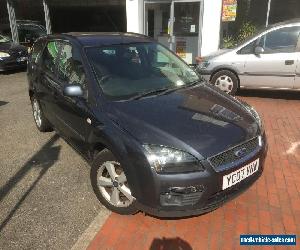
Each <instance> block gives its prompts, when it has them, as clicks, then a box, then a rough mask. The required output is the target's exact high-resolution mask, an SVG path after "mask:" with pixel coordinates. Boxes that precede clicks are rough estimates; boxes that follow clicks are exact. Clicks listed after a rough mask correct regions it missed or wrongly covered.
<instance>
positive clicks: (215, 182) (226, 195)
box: [136, 138, 267, 217]
mask: <svg viewBox="0 0 300 250" xmlns="http://www.w3.org/2000/svg"><path fill="white" fill-rule="evenodd" d="M266 154H267V143H266V140H265V138H264V144H263V145H262V147H260V148H259V149H257V150H256V151H255V152H253V154H251V155H250V157H248V158H247V159H246V160H245V161H243V162H241V161H239V162H238V164H236V165H235V164H234V163H233V164H232V167H231V168H229V169H227V170H224V171H221V172H217V171H215V170H214V169H213V168H212V167H211V166H206V170H205V171H204V172H201V173H190V174H178V175H157V180H156V181H155V182H156V187H155V190H153V192H155V194H156V195H157V196H158V197H161V196H162V194H164V193H166V192H168V191H169V190H170V188H171V187H191V186H194V187H199V186H200V187H203V188H200V189H199V190H196V191H195V193H194V194H191V195H185V196H184V198H183V199H182V200H183V202H182V205H180V206H178V205H177V206H165V205H162V200H161V198H160V199H159V198H158V200H157V202H156V204H158V205H157V206H151V205H152V204H151V205H147V204H145V202H143V201H139V200H137V202H136V206H137V208H138V209H140V210H142V211H144V212H146V213H148V214H151V215H153V216H157V217H185V216H192V215H199V214H203V213H207V212H210V211H212V210H215V209H216V208H218V207H220V206H221V205H222V204H224V203H225V202H226V201H228V200H231V199H233V198H234V197H236V196H237V195H239V194H240V193H242V192H243V191H245V190H246V189H247V188H248V187H250V186H251V185H252V184H253V183H254V182H255V181H256V180H257V179H258V178H259V177H260V176H261V174H262V172H263V169H264V161H265V158H266ZM258 158H259V161H260V165H259V170H258V171H257V172H256V173H254V174H253V175H251V176H249V177H248V178H246V179H244V180H242V181H241V182H239V183H238V184H236V185H234V186H232V187H230V188H228V189H225V190H222V182H223V176H224V175H227V174H228V173H231V172H234V171H236V170H237V169H240V168H241V167H243V166H245V165H247V164H248V163H250V162H253V161H254V160H256V159H258ZM198 191H199V192H198ZM197 195H198V201H197V202H195V203H194V204H188V205H186V204H187V203H188V202H190V201H191V200H192V199H194V198H195V197H196V196H197ZM145 200H147V199H144V201H145ZM186 201H188V202H186Z"/></svg>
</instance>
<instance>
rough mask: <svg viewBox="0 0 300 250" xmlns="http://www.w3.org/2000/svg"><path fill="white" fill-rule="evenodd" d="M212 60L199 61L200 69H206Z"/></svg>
mask: <svg viewBox="0 0 300 250" xmlns="http://www.w3.org/2000/svg"><path fill="white" fill-rule="evenodd" d="M209 64H210V62H209V61H203V62H200V63H199V68H200V69H206V68H207V67H208V66H209Z"/></svg>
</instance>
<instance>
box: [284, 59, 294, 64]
mask: <svg viewBox="0 0 300 250" xmlns="http://www.w3.org/2000/svg"><path fill="white" fill-rule="evenodd" d="M294 63H295V61H294V60H286V61H285V65H293V64H294Z"/></svg>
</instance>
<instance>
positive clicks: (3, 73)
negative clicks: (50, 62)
mask: <svg viewBox="0 0 300 250" xmlns="http://www.w3.org/2000/svg"><path fill="white" fill-rule="evenodd" d="M26 71H27V67H24V68H20V69H12V70H7V71H2V72H0V75H13V74H16V73H21V72H26Z"/></svg>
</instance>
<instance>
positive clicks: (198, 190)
mask: <svg viewBox="0 0 300 250" xmlns="http://www.w3.org/2000/svg"><path fill="white" fill-rule="evenodd" d="M28 79H29V95H30V99H31V102H32V108H33V115H34V120H35V122H36V125H37V128H38V129H39V130H40V131H50V130H52V129H55V130H56V131H57V132H58V133H59V134H60V135H61V136H62V137H63V138H65V139H66V140H67V141H68V142H69V143H70V144H71V145H73V146H74V147H75V148H76V149H77V151H78V152H80V153H81V154H82V155H83V156H84V157H85V158H86V160H87V161H88V162H89V163H90V164H91V183H92V186H93V189H94V191H95V193H96V195H97V197H98V199H99V200H100V201H101V203H102V204H104V205H105V206H106V207H107V208H109V209H111V210H112V211H114V212H117V213H120V214H132V213H135V212H136V211H138V210H142V211H145V212H147V213H150V214H153V215H156V216H163V217H176V216H188V215H194V214H201V213H204V212H207V211H211V210H213V209H215V208H217V207H218V206H220V205H221V204H222V203H223V202H224V201H226V200H228V199H229V198H231V197H234V196H235V195H236V194H238V193H240V192H241V191H243V190H244V189H245V188H247V187H248V186H250V185H251V183H253V181H255V180H256V179H257V178H258V177H259V176H260V175H261V173H262V171H263V165H264V159H265V155H266V151H267V143H266V138H265V133H264V129H263V125H262V121H261V119H260V117H259V115H258V113H257V112H256V111H255V110H254V109H253V108H252V107H251V106H249V105H248V104H246V103H244V102H242V101H239V100H238V99H236V98H233V97H231V96H229V95H227V94H225V93H223V92H221V91H220V90H218V89H217V88H215V87H214V86H211V85H210V84H208V83H206V82H205V81H204V80H203V79H202V78H201V76H199V75H198V73H197V72H195V71H194V70H193V69H191V68H190V67H189V66H188V65H187V64H186V63H185V62H184V61H182V60H181V59H180V58H179V57H177V56H176V55H175V54H173V53H172V52H171V51H170V50H168V49H166V48H165V47H163V46H162V45H160V44H159V43H157V42H155V41H154V40H152V39H150V38H148V37H146V36H142V35H138V34H130V33H125V34H124V33H93V34H78V33H70V34H62V35H52V36H48V37H44V38H41V39H39V40H38V41H37V42H36V43H35V45H34V47H33V50H32V53H31V55H30V58H29V64H28Z"/></svg>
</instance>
